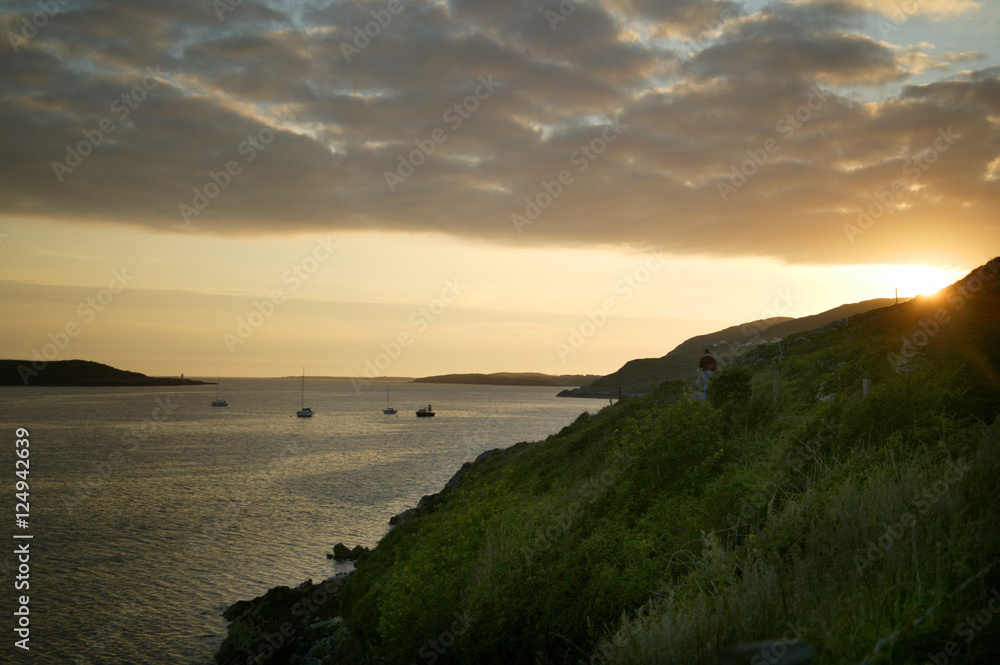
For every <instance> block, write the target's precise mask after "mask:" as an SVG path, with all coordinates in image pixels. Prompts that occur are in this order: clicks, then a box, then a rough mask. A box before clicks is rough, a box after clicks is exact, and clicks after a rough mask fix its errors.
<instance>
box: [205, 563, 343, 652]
mask: <svg viewBox="0 0 1000 665" xmlns="http://www.w3.org/2000/svg"><path fill="white" fill-rule="evenodd" d="M347 576H348V573H342V574H340V575H337V576H336V577H331V578H330V579H328V580H324V581H323V582H320V583H319V584H313V582H312V580H307V581H305V582H303V583H302V584H300V585H299V586H297V587H295V588H290V587H287V586H279V587H275V588H273V589H269V590H268V592H267V593H265V594H264V595H263V596H258V597H257V598H254V599H253V600H241V601H238V602H236V603H233V604H232V605H230V606H229V608H228V609H226V611H225V612H224V613H223V617H225V619H226V620H227V621H229V622H230V625H229V632H228V635H227V636H226V639H225V640H223V642H222V644H221V645H220V646H219V650H218V652H216V654H215V662H216V663H219V665H237V664H241V665H242V663H247V662H272V663H283V662H288V659H289V658H290V657H291V656H292V654H296V653H302V652H308V654H309V655H308V658H314V659H316V660H318V661H319V660H321V659H322V657H323V656H324V655H330V654H332V653H334V652H336V651H337V650H338V649H340V648H341V647H342V646H343V645H344V644H346V642H347V629H346V627H345V626H344V623H343V620H342V619H340V617H339V614H340V589H341V587H342V586H343V584H344V581H345V580H346V579H347ZM314 651H315V652H316V653H314ZM306 662H309V661H308V660H307V661H306Z"/></svg>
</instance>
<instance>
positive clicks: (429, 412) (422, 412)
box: [417, 404, 434, 418]
mask: <svg viewBox="0 0 1000 665" xmlns="http://www.w3.org/2000/svg"><path fill="white" fill-rule="evenodd" d="M433 417H434V409H433V408H432V407H431V405H430V404H428V405H427V408H426V409H417V418H433Z"/></svg>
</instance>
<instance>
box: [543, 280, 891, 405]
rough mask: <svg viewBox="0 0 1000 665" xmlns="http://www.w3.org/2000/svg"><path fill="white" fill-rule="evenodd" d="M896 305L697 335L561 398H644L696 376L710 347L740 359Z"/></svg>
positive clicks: (882, 303)
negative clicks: (761, 346)
mask: <svg viewBox="0 0 1000 665" xmlns="http://www.w3.org/2000/svg"><path fill="white" fill-rule="evenodd" d="M782 298H787V295H782V296H780V297H779V298H778V299H776V300H775V306H776V307H778V306H780V305H781V300H782ZM891 304H893V300H892V299H890V298H879V299H876V300H866V301H864V302H859V303H852V304H850V305H841V306H840V307H835V308H833V309H831V310H827V311H825V312H820V313H819V314H813V315H812V316H804V317H801V318H798V319H790V318H788V317H780V316H774V317H771V318H768V319H762V320H760V321H750V322H748V323H744V324H741V325H738V326H731V327H729V328H726V329H724V330H718V331H716V332H713V333H707V334H705V335H698V336H697V337H692V338H691V339H688V340H685V341H684V342H682V343H681V344H679V345H677V348H675V349H673V350H672V351H670V353H668V354H667V355H665V356H663V357H661V358H640V359H637V360H630V361H628V362H627V363H625V364H624V365H623V366H622V367H621V368H620V369H618V371H616V372H613V373H611V374H608V375H607V376H602V377H600V378H598V379H596V380H594V381H593V382H591V383H590V384H588V385H586V386H583V387H582V388H575V389H572V390H565V391H563V392H562V393H560V396H562V397H617V396H618V394H619V392H621V393H622V394H625V395H644V394H646V393H648V392H651V391H652V390H653V389H654V388H655V387H656V386H658V385H659V384H661V383H663V382H664V381H675V380H687V379H689V378H690V377H691V376H693V375H694V373H695V368H696V367H697V366H698V359H699V358H700V357H701V356H702V355H704V353H705V349H706V348H711V349H712V353H714V354H715V355H717V356H718V357H719V358H720V359H721V360H725V361H730V360H733V359H739V358H741V357H742V356H743V355H744V354H746V353H748V352H750V351H753V350H754V349H755V348H756V345H757V344H758V343H759V342H762V341H768V340H772V339H774V338H779V339H786V338H789V337H791V336H793V335H797V334H800V333H803V332H806V331H809V330H814V329H816V328H820V327H822V326H825V325H827V324H829V323H831V322H833V321H837V320H841V319H849V318H851V317H853V316H857V315H859V314H864V313H866V312H869V311H871V310H873V309H879V308H882V307H888V306H889V305H891ZM774 313H775V312H774V310H771V311H770V312H765V314H774ZM716 343H719V344H720V346H719V347H718V348H715V345H716Z"/></svg>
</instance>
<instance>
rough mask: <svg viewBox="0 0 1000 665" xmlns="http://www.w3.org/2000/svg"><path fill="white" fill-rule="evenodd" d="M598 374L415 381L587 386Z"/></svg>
mask: <svg viewBox="0 0 1000 665" xmlns="http://www.w3.org/2000/svg"><path fill="white" fill-rule="evenodd" d="M597 378H598V375H597V374H560V375H554V374H540V373H538V372H494V373H493V374H441V375H439V376H425V377H423V378H420V379H414V380H413V383H458V384H467V385H489V386H553V387H554V386H585V385H587V384H588V383H590V382H591V381H593V380H594V379H597Z"/></svg>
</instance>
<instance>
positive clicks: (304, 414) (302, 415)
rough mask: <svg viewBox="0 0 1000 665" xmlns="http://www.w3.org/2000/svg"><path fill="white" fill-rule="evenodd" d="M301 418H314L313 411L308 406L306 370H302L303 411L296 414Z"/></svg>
mask: <svg viewBox="0 0 1000 665" xmlns="http://www.w3.org/2000/svg"><path fill="white" fill-rule="evenodd" d="M295 415H296V416H298V417H299V418H312V417H313V410H312V409H310V408H309V407H307V406H306V368H305V367H303V368H302V409H301V410H299V411H296V412H295Z"/></svg>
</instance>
